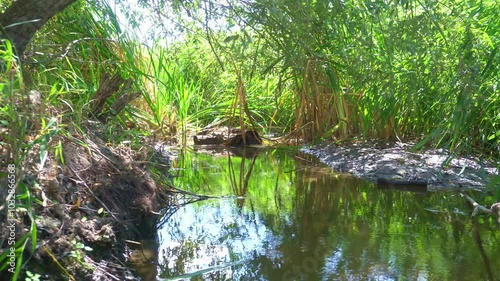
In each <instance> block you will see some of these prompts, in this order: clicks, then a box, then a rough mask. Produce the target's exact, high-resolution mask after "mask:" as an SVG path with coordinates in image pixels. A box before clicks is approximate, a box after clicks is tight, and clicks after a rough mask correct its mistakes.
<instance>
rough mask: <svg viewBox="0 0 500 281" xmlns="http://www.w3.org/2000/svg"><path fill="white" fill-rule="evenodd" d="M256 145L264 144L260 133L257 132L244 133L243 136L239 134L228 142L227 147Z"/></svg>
mask: <svg viewBox="0 0 500 281" xmlns="http://www.w3.org/2000/svg"><path fill="white" fill-rule="evenodd" d="M256 144H262V139H261V137H260V136H259V133H258V132H257V131H255V130H251V131H246V132H245V131H244V132H242V133H241V134H237V135H235V136H234V137H231V138H229V139H228V140H227V141H226V145H227V146H233V147H238V146H245V145H256Z"/></svg>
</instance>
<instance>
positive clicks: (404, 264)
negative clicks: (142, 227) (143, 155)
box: [157, 149, 500, 280]
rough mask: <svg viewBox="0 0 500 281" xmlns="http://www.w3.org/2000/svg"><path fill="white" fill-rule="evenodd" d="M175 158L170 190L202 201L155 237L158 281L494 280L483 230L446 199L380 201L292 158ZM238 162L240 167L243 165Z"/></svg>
mask: <svg viewBox="0 0 500 281" xmlns="http://www.w3.org/2000/svg"><path fill="white" fill-rule="evenodd" d="M243 154H244V155H243V157H242V156H232V154H230V153H227V152H224V151H223V152H221V153H220V155H219V156H210V155H206V154H203V153H196V152H186V153H180V154H179V158H178V159H177V160H176V161H175V163H176V165H177V168H179V169H177V171H178V173H179V174H178V176H177V177H176V179H175V182H174V184H175V186H177V187H179V188H181V189H184V190H190V191H193V192H196V193H203V194H207V195H239V196H244V197H243V199H230V198H225V199H209V200H205V201H200V202H196V203H193V204H188V205H186V206H183V207H181V208H180V209H179V210H178V211H177V212H175V213H174V214H173V215H171V216H170V217H168V218H166V219H165V220H164V222H163V223H162V224H161V225H160V226H159V229H158V242H159V246H158V276H157V278H158V279H159V280H498V279H499V278H500V267H499V263H498V260H500V237H499V234H498V233H499V232H498V228H497V226H496V225H495V222H494V221H493V220H488V219H482V220H480V222H479V223H477V224H474V223H472V221H471V219H470V217H469V215H468V214H469V209H468V208H467V206H466V205H465V203H464V202H463V199H462V198H460V197H459V196H457V195H456V194H452V193H424V192H409V191H396V190H392V189H382V188H379V187H377V186H376V185H373V184H368V183H366V182H364V181H361V180H357V179H353V178H350V177H345V176H340V175H337V174H335V173H332V172H331V171H330V170H329V169H328V168H324V167H322V166H311V163H309V162H308V161H304V160H301V159H299V158H297V157H294V156H295V155H296V151H294V150H290V149H281V150H261V151H257V152H255V151H253V152H252V153H250V152H244V153H243ZM245 156H246V157H245Z"/></svg>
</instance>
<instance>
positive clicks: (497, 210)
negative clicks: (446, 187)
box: [460, 193, 500, 223]
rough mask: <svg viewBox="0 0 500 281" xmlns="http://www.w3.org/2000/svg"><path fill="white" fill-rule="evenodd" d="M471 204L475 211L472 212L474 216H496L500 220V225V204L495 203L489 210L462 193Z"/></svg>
mask: <svg viewBox="0 0 500 281" xmlns="http://www.w3.org/2000/svg"><path fill="white" fill-rule="evenodd" d="M460 194H461V195H462V196H463V197H465V199H467V201H469V203H470V204H471V205H472V206H473V207H474V210H473V211H472V216H473V217H474V216H476V215H477V214H479V213H483V214H489V215H495V216H496V217H497V218H498V223H500V203H495V204H493V205H491V207H490V208H489V209H488V208H486V207H484V206H481V205H479V203H477V202H476V201H475V200H474V199H472V197H470V196H469V195H467V194H465V193H460Z"/></svg>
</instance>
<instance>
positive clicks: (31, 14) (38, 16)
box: [0, 0, 78, 55]
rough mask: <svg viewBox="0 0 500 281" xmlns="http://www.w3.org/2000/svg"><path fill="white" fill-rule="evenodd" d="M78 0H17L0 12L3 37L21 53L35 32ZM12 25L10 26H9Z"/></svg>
mask: <svg viewBox="0 0 500 281" xmlns="http://www.w3.org/2000/svg"><path fill="white" fill-rule="evenodd" d="M76 1H78V0H17V1H15V2H14V3H12V5H10V6H9V7H8V8H7V10H6V11H5V12H4V13H3V14H0V25H1V28H2V30H1V37H2V39H10V40H11V42H12V44H13V45H14V47H15V48H16V53H17V54H18V55H21V54H22V53H23V52H24V49H25V48H26V46H27V45H28V43H29V42H30V41H31V38H33V36H34V35H35V33H36V32H37V31H38V30H39V29H40V28H41V27H42V26H43V25H44V24H45V23H46V22H47V21H48V20H49V19H50V18H51V17H53V16H54V15H56V14H57V13H59V12H60V11H62V10H64V9H65V8H66V7H68V6H69V5H70V4H72V3H74V2H76ZM9 25H10V26H9Z"/></svg>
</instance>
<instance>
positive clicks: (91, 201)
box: [0, 127, 170, 280]
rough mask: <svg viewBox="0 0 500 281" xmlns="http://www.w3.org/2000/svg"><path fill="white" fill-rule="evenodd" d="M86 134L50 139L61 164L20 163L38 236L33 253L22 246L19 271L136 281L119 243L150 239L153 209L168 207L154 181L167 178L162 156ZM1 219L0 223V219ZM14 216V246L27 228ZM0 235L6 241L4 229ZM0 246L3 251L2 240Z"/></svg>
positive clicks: (26, 219)
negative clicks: (58, 147)
mask: <svg viewBox="0 0 500 281" xmlns="http://www.w3.org/2000/svg"><path fill="white" fill-rule="evenodd" d="M87 129H88V130H87V131H88V132H89V133H88V134H87V135H86V136H82V135H78V134H74V135H73V136H71V137H59V138H58V139H54V140H52V142H58V141H61V143H62V154H63V159H64V163H62V161H61V158H60V157H55V155H50V154H49V157H48V160H47V162H46V163H45V164H44V166H43V167H40V165H39V164H37V161H38V160H39V158H38V157H35V156H36V155H37V151H33V152H32V154H33V155H30V156H28V157H27V159H30V160H27V161H26V163H24V164H23V169H24V176H23V179H22V181H23V185H24V186H26V187H27V188H28V189H29V191H30V194H31V196H32V204H31V209H32V214H33V215H32V216H31V217H33V218H35V220H34V223H35V225H36V228H37V235H38V236H37V239H36V247H35V248H34V249H33V250H32V249H31V247H30V246H29V245H31V238H30V239H29V241H28V244H27V245H28V246H27V247H26V249H25V255H24V260H25V261H27V264H26V265H25V269H26V270H29V271H31V272H33V273H37V274H39V275H40V280H136V279H137V277H136V274H135V273H134V272H133V270H132V269H130V268H129V266H128V265H127V262H128V256H127V254H128V252H130V251H129V247H128V246H127V245H128V243H126V241H139V240H144V239H151V238H152V237H154V235H155V229H154V225H155V222H156V220H157V219H158V210H159V209H160V208H162V207H166V206H168V201H169V197H170V195H169V191H168V188H167V187H165V186H161V185H158V184H157V183H158V182H160V181H158V180H157V178H156V177H160V176H162V175H167V174H168V169H169V159H168V155H167V154H166V153H165V152H164V151H159V150H158V149H155V148H154V146H153V145H149V144H145V145H144V146H142V147H140V148H139V149H137V148H136V149H132V148H131V147H130V146H128V145H125V144H122V145H119V146H116V147H112V146H110V145H107V144H106V142H104V141H103V140H101V138H99V136H98V134H97V132H96V131H95V128H91V127H89V128H87ZM152 170H154V171H156V173H155V174H152V173H150V171H152ZM0 216H1V218H0V222H2V224H4V222H6V221H7V220H6V217H5V212H1V214H0ZM16 216H17V217H16V237H17V239H21V237H23V235H25V234H26V233H27V231H28V229H29V228H30V224H31V222H32V221H31V218H30V216H28V213H26V212H17V213H16ZM0 228H1V229H2V233H1V238H5V237H6V235H8V233H6V230H7V227H6V226H5V225H2V226H0ZM0 242H1V243H2V245H1V247H2V248H5V247H6V245H4V244H5V243H6V240H5V239H0ZM26 270H24V271H23V273H22V275H21V279H20V280H24V279H23V277H22V276H24V272H25V271H26ZM8 274H10V273H8V272H1V273H0V275H2V276H4V277H5V276H7V275H8ZM0 279H1V278H0ZM137 280H138V279H137Z"/></svg>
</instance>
